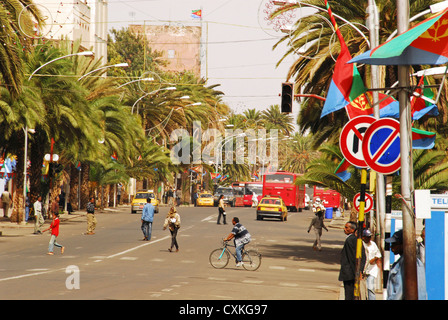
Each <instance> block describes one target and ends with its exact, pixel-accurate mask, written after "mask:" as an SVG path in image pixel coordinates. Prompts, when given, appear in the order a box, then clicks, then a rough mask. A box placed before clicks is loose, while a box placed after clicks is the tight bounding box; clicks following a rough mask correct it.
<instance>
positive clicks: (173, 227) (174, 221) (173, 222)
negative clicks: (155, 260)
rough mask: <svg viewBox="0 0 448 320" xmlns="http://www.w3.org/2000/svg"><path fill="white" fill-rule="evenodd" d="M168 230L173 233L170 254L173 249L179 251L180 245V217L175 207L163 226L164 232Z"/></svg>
mask: <svg viewBox="0 0 448 320" xmlns="http://www.w3.org/2000/svg"><path fill="white" fill-rule="evenodd" d="M166 227H168V229H169V230H170V232H171V247H170V248H169V249H168V251H169V252H172V251H173V247H176V252H178V251H179V245H178V244H177V239H176V238H177V231H178V230H179V228H180V216H179V214H178V213H177V210H176V208H175V207H171V209H170V212H168V215H167V216H166V218H165V223H164V224H163V230H165V229H166Z"/></svg>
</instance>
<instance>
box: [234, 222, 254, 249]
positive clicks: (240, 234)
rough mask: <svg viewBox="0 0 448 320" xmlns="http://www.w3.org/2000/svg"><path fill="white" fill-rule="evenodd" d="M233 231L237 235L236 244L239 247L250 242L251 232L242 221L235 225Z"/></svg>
mask: <svg viewBox="0 0 448 320" xmlns="http://www.w3.org/2000/svg"><path fill="white" fill-rule="evenodd" d="M232 233H233V234H234V235H235V245H236V246H237V247H238V246H240V245H242V244H248V243H249V242H250V233H249V231H247V229H246V228H245V227H244V226H243V225H242V224H241V223H237V224H236V225H235V226H234V227H233V229H232Z"/></svg>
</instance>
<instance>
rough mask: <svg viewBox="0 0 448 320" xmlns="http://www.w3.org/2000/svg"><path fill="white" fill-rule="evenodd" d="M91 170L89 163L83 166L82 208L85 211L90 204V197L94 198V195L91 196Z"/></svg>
mask: <svg viewBox="0 0 448 320" xmlns="http://www.w3.org/2000/svg"><path fill="white" fill-rule="evenodd" d="M89 170H90V166H89V164H87V163H82V164H81V208H80V210H82V209H85V208H86V206H87V203H88V202H89V198H90V196H93V194H92V195H91V194H90V189H89Z"/></svg>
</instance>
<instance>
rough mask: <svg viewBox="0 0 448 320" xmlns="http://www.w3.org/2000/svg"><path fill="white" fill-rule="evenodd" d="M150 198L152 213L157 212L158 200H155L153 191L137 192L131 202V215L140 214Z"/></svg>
mask: <svg viewBox="0 0 448 320" xmlns="http://www.w3.org/2000/svg"><path fill="white" fill-rule="evenodd" d="M148 198H151V199H152V200H151V204H152V205H153V206H154V213H158V212H159V200H158V199H156V196H155V194H154V191H153V190H140V191H137V193H136V194H135V197H134V198H133V199H132V202H131V213H142V211H143V206H144V205H145V204H146V199H148Z"/></svg>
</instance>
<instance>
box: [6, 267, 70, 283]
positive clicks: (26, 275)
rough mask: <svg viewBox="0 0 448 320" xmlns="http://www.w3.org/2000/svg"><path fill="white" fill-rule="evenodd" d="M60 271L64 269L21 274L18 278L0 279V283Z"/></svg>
mask: <svg viewBox="0 0 448 320" xmlns="http://www.w3.org/2000/svg"><path fill="white" fill-rule="evenodd" d="M61 270H65V268H62V269H55V270H48V271H42V272H34V273H28V274H22V275H20V276H14V277H8V278H3V279H0V282H1V281H8V280H17V279H23V278H28V277H34V276H39V275H41V274H47V273H52V272H56V271H61Z"/></svg>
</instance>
